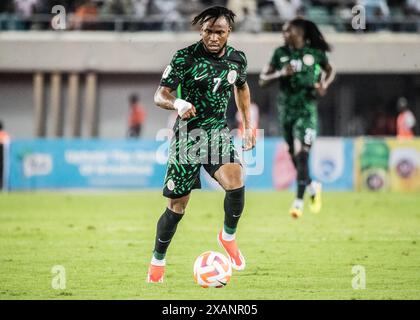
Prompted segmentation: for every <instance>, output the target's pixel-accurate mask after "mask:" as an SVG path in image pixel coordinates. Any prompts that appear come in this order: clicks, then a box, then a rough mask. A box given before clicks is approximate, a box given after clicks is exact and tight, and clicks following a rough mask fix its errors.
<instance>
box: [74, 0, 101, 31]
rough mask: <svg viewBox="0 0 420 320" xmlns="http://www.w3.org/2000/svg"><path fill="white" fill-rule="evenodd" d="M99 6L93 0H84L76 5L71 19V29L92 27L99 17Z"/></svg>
mask: <svg viewBox="0 0 420 320" xmlns="http://www.w3.org/2000/svg"><path fill="white" fill-rule="evenodd" d="M98 14H99V12H98V6H97V4H96V2H94V1H93V0H86V1H83V2H82V3H81V4H80V5H78V6H77V7H76V11H75V13H74V16H73V18H72V19H71V21H70V28H71V29H76V30H80V29H91V28H92V26H94V23H95V22H96V20H97V18H98Z"/></svg>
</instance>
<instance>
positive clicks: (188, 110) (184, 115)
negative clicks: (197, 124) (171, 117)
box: [174, 99, 196, 120]
mask: <svg viewBox="0 0 420 320" xmlns="http://www.w3.org/2000/svg"><path fill="white" fill-rule="evenodd" d="M174 108H175V110H177V111H178V115H179V116H180V117H181V119H182V120H186V119H189V118H192V117H195V113H196V110H195V107H194V106H193V105H192V104H191V103H189V102H188V101H185V100H182V99H176V100H175V101H174Z"/></svg>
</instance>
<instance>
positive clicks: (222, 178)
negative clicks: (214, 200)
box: [215, 164, 244, 190]
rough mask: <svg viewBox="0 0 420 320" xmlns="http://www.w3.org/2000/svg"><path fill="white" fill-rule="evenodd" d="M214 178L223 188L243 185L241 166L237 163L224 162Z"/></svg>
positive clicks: (229, 188)
mask: <svg viewBox="0 0 420 320" xmlns="http://www.w3.org/2000/svg"><path fill="white" fill-rule="evenodd" d="M215 178H216V180H217V181H218V182H219V183H220V185H221V186H222V187H223V189H225V190H233V189H238V188H241V187H243V185H244V181H243V177H242V167H241V166H240V165H239V164H226V165H224V166H222V167H221V168H220V169H219V170H218V171H216V174H215Z"/></svg>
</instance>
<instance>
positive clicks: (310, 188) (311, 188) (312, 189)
mask: <svg viewBox="0 0 420 320" xmlns="http://www.w3.org/2000/svg"><path fill="white" fill-rule="evenodd" d="M317 184H318V183H317V182H316V181H312V182H311V183H310V184H309V185H308V186H307V189H308V193H309V195H310V196H311V197H313V196H315V194H316V191H317V190H316V187H317Z"/></svg>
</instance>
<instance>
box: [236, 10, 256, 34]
mask: <svg viewBox="0 0 420 320" xmlns="http://www.w3.org/2000/svg"><path fill="white" fill-rule="evenodd" d="M238 25H239V27H238V31H241V32H251V33H258V32H261V29H262V25H261V19H260V18H259V17H258V16H257V15H256V14H255V12H254V11H250V9H248V7H244V8H242V18H241V20H239V21H238Z"/></svg>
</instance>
